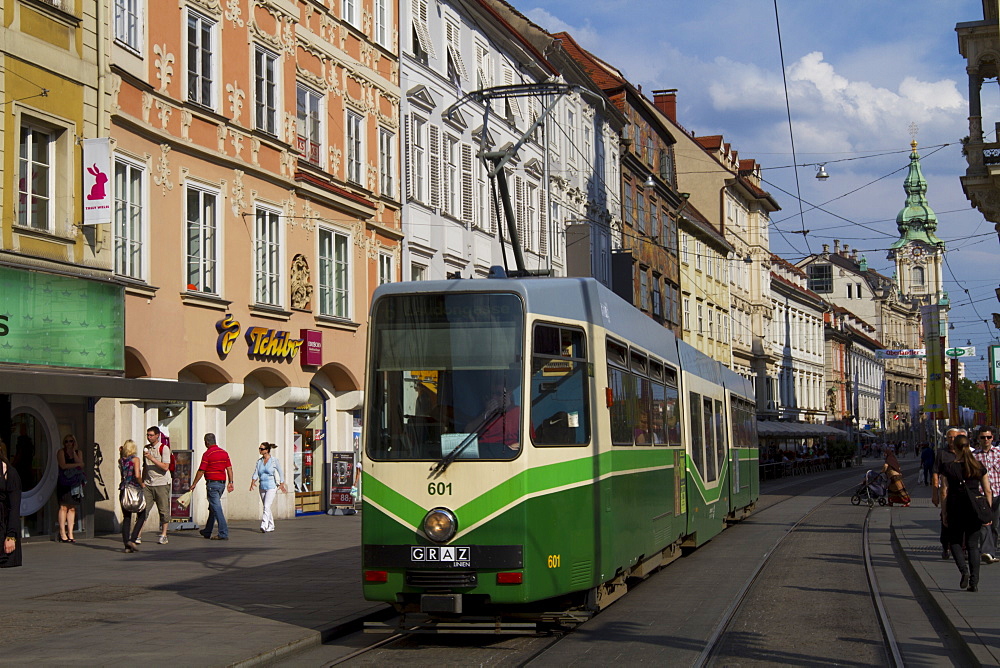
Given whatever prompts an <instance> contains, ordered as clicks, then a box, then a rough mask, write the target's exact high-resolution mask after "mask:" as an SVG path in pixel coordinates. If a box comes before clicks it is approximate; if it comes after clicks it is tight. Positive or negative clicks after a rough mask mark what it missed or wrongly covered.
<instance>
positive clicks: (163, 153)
mask: <svg viewBox="0 0 1000 668" xmlns="http://www.w3.org/2000/svg"><path fill="white" fill-rule="evenodd" d="M168 153H170V144H160V157H159V159H157V161H156V169H155V170H154V172H153V183H155V184H156V185H158V186H160V190H161V192H162V193H163V196H164V197H166V196H167V191H168V190H173V189H174V183H173V181H171V180H170V161H169V160H167V154H168Z"/></svg>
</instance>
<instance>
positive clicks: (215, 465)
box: [189, 433, 234, 540]
mask: <svg viewBox="0 0 1000 668" xmlns="http://www.w3.org/2000/svg"><path fill="white" fill-rule="evenodd" d="M205 447H207V448H208V449H207V450H206V451H205V454H203V455H202V456H201V465H200V466H198V473H197V474H195V476H194V481H193V482H192V483H191V487H190V488H189V489H190V491H192V492H193V491H194V488H195V487H196V486H197V485H198V481H199V480H201V478H202V476H204V477H205V491H206V495H207V496H208V521H207V522H205V528H204V529H203V530H202V531H200V532H199V533H201V535H202V536H203V537H204V538H210V539H212V540H229V525H228V524H227V523H226V514H225V512H223V510H222V493H223V492H224V491H226V490H228V491H229V493H230V494H231V493H232V491H233V489H234V488H233V464H232V462H231V461H229V453H228V452H226V451H225V450H223V449H222V448H220V447H219V444H218V443H216V441H215V434H212V433H208V434H205ZM227 480H228V485H227V483H226V481H227ZM216 522H218V523H219V533H218V534H217V535H215V536H213V535H212V529H214V528H215V523H216Z"/></svg>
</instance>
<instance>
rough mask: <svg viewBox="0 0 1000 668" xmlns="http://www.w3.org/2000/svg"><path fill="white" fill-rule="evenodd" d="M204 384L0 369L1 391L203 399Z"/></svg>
mask: <svg viewBox="0 0 1000 668" xmlns="http://www.w3.org/2000/svg"><path fill="white" fill-rule="evenodd" d="M207 392H208V388H207V386H206V385H204V384H203V383H182V382H179V381H174V380H153V379H150V378H120V377H117V376H97V375H92V374H86V373H68V372H65V371H57V372H53V371H22V370H20V369H18V370H13V369H0V394H49V395H60V396H69V397H94V398H118V399H141V400H146V401H205V398H206V396H207Z"/></svg>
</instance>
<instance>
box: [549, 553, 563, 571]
mask: <svg viewBox="0 0 1000 668" xmlns="http://www.w3.org/2000/svg"><path fill="white" fill-rule="evenodd" d="M561 561H562V555H561V554H550V555H549V568H559V567H560V566H561V565H562V564H561V563H560V562H561Z"/></svg>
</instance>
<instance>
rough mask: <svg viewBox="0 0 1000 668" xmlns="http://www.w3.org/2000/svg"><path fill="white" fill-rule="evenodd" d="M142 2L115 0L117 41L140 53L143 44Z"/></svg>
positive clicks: (136, 0)
mask: <svg viewBox="0 0 1000 668" xmlns="http://www.w3.org/2000/svg"><path fill="white" fill-rule="evenodd" d="M139 2H140V0H115V41H116V42H118V43H120V44H122V45H123V46H127V47H128V48H129V49H132V50H133V51H138V50H139V49H140V48H141V46H142V44H141V41H140V40H141V38H142V19H141V14H140V12H141V11H142V8H141V6H140V4H139Z"/></svg>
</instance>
